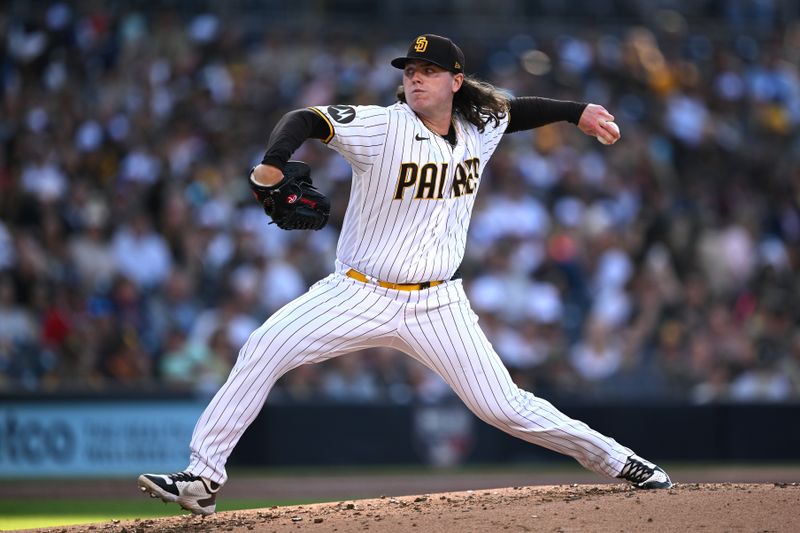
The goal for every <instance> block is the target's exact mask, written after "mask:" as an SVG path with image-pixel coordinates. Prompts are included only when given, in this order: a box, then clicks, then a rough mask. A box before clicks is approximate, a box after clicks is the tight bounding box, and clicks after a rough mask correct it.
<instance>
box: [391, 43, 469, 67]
mask: <svg viewBox="0 0 800 533" xmlns="http://www.w3.org/2000/svg"><path fill="white" fill-rule="evenodd" d="M412 59H418V60H420V61H428V62H429V63H433V64H434V65H439V66H440V67H442V68H443V69H445V70H449V71H450V72H453V73H455V74H458V73H460V72H461V73H463V72H464V52H462V51H461V48H459V47H458V46H457V45H456V43H454V42H453V41H451V40H450V39H448V38H447V37H442V36H441V35H434V34H432V33H426V34H425V35H420V36H419V37H417V38H416V39H414V42H413V43H411V46H409V47H408V52H407V54H406V55H405V57H398V58H396V59H393V60H392V66H393V67H395V68H399V69H403V68H405V66H406V63H407V62H408V61H410V60H412Z"/></svg>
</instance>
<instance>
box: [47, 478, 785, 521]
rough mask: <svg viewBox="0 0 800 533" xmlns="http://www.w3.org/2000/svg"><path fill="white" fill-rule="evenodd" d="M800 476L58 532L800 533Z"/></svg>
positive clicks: (369, 504)
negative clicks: (775, 480) (774, 480)
mask: <svg viewBox="0 0 800 533" xmlns="http://www.w3.org/2000/svg"><path fill="white" fill-rule="evenodd" d="M799 509H800V484H798V483H784V482H778V483H768V484H767V483H760V484H757V483H685V484H684V483H679V484H676V485H675V487H674V488H672V489H670V490H661V491H641V490H636V489H632V488H629V487H627V486H625V485H622V484H603V485H577V484H573V485H552V486H536V487H512V488H502V489H488V490H476V491H465V492H447V493H439V494H424V495H419V496H401V497H391V496H382V497H380V498H375V499H366V500H349V501H341V502H336V503H319V504H313V505H297V506H285V507H273V508H270V509H253V510H248V511H228V512H221V513H217V514H215V515H213V516H210V517H206V518H200V517H192V516H189V515H186V516H179V517H169V518H163V519H148V520H135V521H115V522H109V523H100V524H92V525H81V526H70V527H57V528H50V529H48V530H46V531H50V532H59V533H78V532H82V533H100V532H116V533H123V532H124V533H162V532H170V533H184V532H190V531H198V532H211V531H226V532H233V533H249V532H253V531H276V532H289V531H291V532H298V531H300V532H306V531H307V532H329V531H334V532H337V533H349V532H364V531H378V532H383V531H386V532H401V531H402V532H407V531H412V532H415V531H419V532H429V531H430V532H444V533H449V532H457V533H467V532H503V531H553V532H571V531H575V532H586V531H590V532H595V531H596V532H615V533H616V532H629V531H658V532H664V531H675V532H678V531H680V532H685V531H701V532H728V531H743V532H787V533H789V532H798V531H800V510H799Z"/></svg>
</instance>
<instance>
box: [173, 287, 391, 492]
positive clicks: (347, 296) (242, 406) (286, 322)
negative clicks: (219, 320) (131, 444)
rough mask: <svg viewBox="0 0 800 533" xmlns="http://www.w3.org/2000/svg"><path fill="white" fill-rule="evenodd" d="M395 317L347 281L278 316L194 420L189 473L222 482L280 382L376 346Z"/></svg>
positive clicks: (257, 334)
mask: <svg viewBox="0 0 800 533" xmlns="http://www.w3.org/2000/svg"><path fill="white" fill-rule="evenodd" d="M398 310H399V306H398V305H397V304H394V308H392V302H389V301H387V300H382V299H380V298H379V297H378V296H376V295H375V294H373V293H370V292H369V291H364V290H359V289H358V287H357V286H356V285H354V284H353V283H352V282H351V280H349V279H348V280H346V281H342V279H341V277H340V276H331V277H329V278H326V280H324V281H322V282H320V283H319V284H317V285H315V286H314V287H312V289H311V290H310V291H309V292H308V293H306V294H304V295H303V296H301V297H299V298H298V299H296V300H294V301H293V302H290V303H289V304H287V305H286V306H285V307H283V308H282V309H280V310H279V311H278V312H276V313H275V314H274V315H273V316H271V317H270V318H269V319H268V320H267V321H266V322H265V323H264V324H263V325H262V326H261V327H259V328H258V329H257V330H256V331H254V332H253V333H252V334H251V335H250V338H249V339H248V341H247V343H246V344H245V345H244V347H242V349H241V351H240V352H239V357H238V359H237V361H236V364H235V365H234V368H233V370H231V373H230V375H229V376H228V380H227V381H226V382H225V384H224V385H223V386H222V387H221V388H220V390H219V391H218V392H217V393H216V395H215V396H214V398H213V399H212V400H211V402H210V403H209V405H208V407H206V409H205V411H204V412H203V414H202V415H201V416H200V419H199V420H198V421H197V424H196V425H195V429H194V432H193V434H192V441H191V445H190V447H191V460H190V463H189V467H188V468H187V471H189V472H191V473H192V474H195V475H197V476H202V477H204V478H207V479H209V480H211V481H214V482H216V483H220V484H222V483H224V482H225V481H226V479H227V474H226V472H225V463H226V461H227V459H228V456H229V455H230V453H231V452H232V451H233V449H234V447H235V446H236V444H237V443H238V442H239V439H240V438H241V436H242V434H243V433H244V431H245V429H247V427H248V426H249V425H250V424H251V423H252V422H253V420H255V418H256V416H257V415H258V413H259V412H260V411H261V408H262V406H263V405H264V402H265V400H266V398H267V394H268V393H269V391H270V390H271V389H272V387H273V386H274V385H275V382H276V381H277V380H278V379H279V378H280V377H281V376H282V375H284V374H285V373H286V372H288V371H289V370H291V369H293V368H295V367H297V366H300V365H302V364H306V363H312V362H319V361H322V360H325V359H329V358H331V357H335V356H337V355H342V354H344V353H347V352H349V351H353V350H355V349H358V348H362V347H367V346H369V345H370V343H372V342H379V340H377V339H379V338H380V336H381V335H383V334H385V332H384V331H382V325H383V324H384V323H386V322H388V321H389V318H387V317H391V316H392V315H397V312H398Z"/></svg>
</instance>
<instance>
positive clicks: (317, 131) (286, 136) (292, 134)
mask: <svg viewBox="0 0 800 533" xmlns="http://www.w3.org/2000/svg"><path fill="white" fill-rule="evenodd" d="M332 133H333V132H332V131H331V129H330V126H329V125H328V123H327V122H325V119H323V118H322V117H321V116H319V115H318V114H317V113H315V112H314V111H311V110H310V109H296V110H295V111H290V112H288V113H286V114H285V115H283V117H282V118H281V119H280V121H278V124H276V125H275V129H273V130H272V134H271V135H270V136H269V143H268V144H267V151H266V153H265V154H264V158H263V159H262V160H261V163H262V164H264V165H271V166H273V167H277V168H279V169H281V170H283V165H284V164H285V163H286V162H287V161H288V160H289V158H290V157H291V156H292V154H293V153H294V151H295V150H297V149H298V148H300V145H301V144H303V142H305V140H306V139H327V138H328V137H330V136H331V134H332Z"/></svg>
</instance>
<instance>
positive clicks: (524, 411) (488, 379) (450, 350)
mask: <svg viewBox="0 0 800 533" xmlns="http://www.w3.org/2000/svg"><path fill="white" fill-rule="evenodd" d="M450 291H458V292H461V293H463V290H462V289H461V287H460V284H459V285H458V286H455V287H450V288H448V292H450ZM456 296H458V295H457V294H456ZM442 299H444V300H448V299H449V300H450V302H451V303H449V304H445V305H437V303H436V301H435V300H434V301H432V302H429V303H430V305H429V306H428V309H427V312H421V311H422V309H420V310H419V311H418V312H416V313H414V312H411V313H407V314H406V322H405V325H406V329H405V330H404V335H403V340H404V341H405V342H406V343H407V344H408V346H409V350H411V351H412V353H411V355H413V356H414V357H416V358H417V359H419V360H420V361H422V362H423V363H424V364H426V365H427V366H429V367H430V368H432V369H433V370H434V371H436V372H437V373H438V374H440V375H441V376H442V377H443V378H444V379H445V381H447V383H448V384H449V385H450V386H451V387H452V388H453V390H454V391H455V392H456V394H458V396H459V397H460V398H461V399H462V400H463V401H464V403H465V404H466V405H467V407H468V408H469V409H470V410H471V411H472V412H473V413H475V415H477V416H478V417H479V418H481V419H482V420H484V421H485V422H487V423H489V424H491V425H493V426H495V427H497V428H499V429H501V430H503V431H505V432H506V433H509V434H511V435H514V436H516V437H519V438H521V439H523V440H526V441H528V442H531V443H533V444H537V445H539V446H543V447H545V448H548V449H551V450H554V451H557V452H559V453H563V454H565V455H569V456H570V457H573V458H575V459H576V460H577V461H578V462H579V463H580V464H581V465H583V466H584V467H586V468H588V469H590V470H592V471H594V472H598V473H600V474H605V475H607V476H612V477H614V476H617V475H618V474H619V473H620V472H621V471H622V469H623V467H624V465H625V463H626V459H627V458H628V457H629V456H630V455H632V454H633V452H632V451H631V450H630V449H628V448H626V447H624V446H622V445H620V444H619V443H617V442H616V441H615V440H614V439H612V438H609V437H606V436H605V435H602V434H601V433H599V432H597V431H595V430H593V429H591V428H590V427H589V426H587V425H586V424H584V423H583V422H580V421H578V420H574V419H572V418H570V417H568V416H567V415H565V414H564V413H562V412H561V411H559V410H558V409H556V408H555V407H554V406H553V405H552V404H550V403H549V402H547V401H546V400H543V399H541V398H538V397H536V396H534V395H533V394H531V393H530V392H527V391H524V390H521V389H520V388H519V387H517V386H516V385H515V384H514V383H513V381H512V380H511V376H510V375H509V373H508V370H506V368H505V366H504V365H503V363H502V361H501V360H500V357H499V356H498V355H497V353H496V352H495V351H494V349H493V348H492V346H491V344H490V343H489V341H488V340H487V339H486V336H485V335H484V334H483V332H482V331H481V329H480V327H479V326H478V323H477V322H478V318H477V316H476V315H475V313H474V312H472V310H471V309H470V308H469V304H468V302H467V300H466V297H465V296H464V297H463V301H461V299H460V298H458V297H454V295H453V294H450V295H449V298H448V295H446V294H443V295H442ZM459 302H460V303H459Z"/></svg>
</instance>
